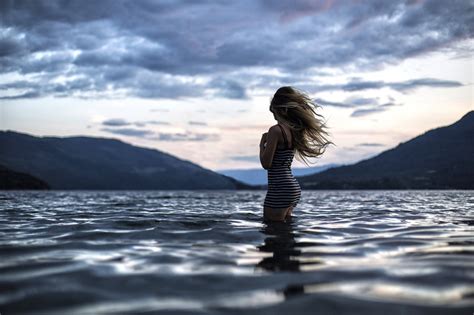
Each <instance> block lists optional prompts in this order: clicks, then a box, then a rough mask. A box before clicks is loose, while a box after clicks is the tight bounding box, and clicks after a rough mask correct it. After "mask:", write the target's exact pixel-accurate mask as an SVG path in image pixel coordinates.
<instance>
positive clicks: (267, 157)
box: [260, 126, 280, 169]
mask: <svg viewBox="0 0 474 315" xmlns="http://www.w3.org/2000/svg"><path fill="white" fill-rule="evenodd" d="M279 136H280V130H279V129H278V128H277V126H272V127H270V129H269V130H268V133H267V136H266V145H265V146H263V144H262V143H261V145H260V163H261V164H262V167H263V168H264V169H269V168H270V167H272V161H273V155H274V154H275V151H276V148H277V146H278V139H279ZM262 137H263V136H262ZM262 140H263V139H262Z"/></svg>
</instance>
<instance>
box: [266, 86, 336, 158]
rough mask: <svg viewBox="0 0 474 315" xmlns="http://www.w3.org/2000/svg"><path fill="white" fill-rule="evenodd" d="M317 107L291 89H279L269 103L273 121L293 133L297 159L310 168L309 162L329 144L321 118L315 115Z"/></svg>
mask: <svg viewBox="0 0 474 315" xmlns="http://www.w3.org/2000/svg"><path fill="white" fill-rule="evenodd" d="M318 107H321V106H319V105H318V104H316V103H314V102H313V101H312V100H311V98H310V97H309V96H308V95H307V94H306V93H304V92H303V91H301V90H298V89H296V88H293V87H290V86H284V87H281V88H279V89H278V90H277V91H276V93H275V95H274V96H273V98H272V100H271V103H270V111H271V112H272V113H273V114H274V115H275V118H277V119H278V120H280V121H282V122H284V123H285V124H286V125H287V126H288V127H289V128H291V131H292V140H293V147H294V148H295V149H296V154H295V156H296V158H297V159H298V160H300V161H302V162H304V163H305V164H306V165H309V164H308V162H309V160H308V158H318V157H319V156H320V155H322V154H323V153H324V152H325V151H326V148H327V146H328V145H329V144H333V145H335V144H334V143H333V142H331V141H329V140H328V137H329V133H328V132H327V131H326V130H325V128H327V125H326V122H323V121H322V118H323V116H322V115H320V114H318V113H316V109H317V108H318Z"/></svg>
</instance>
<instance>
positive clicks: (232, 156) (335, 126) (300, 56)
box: [0, 1, 474, 171]
mask: <svg viewBox="0 0 474 315" xmlns="http://www.w3.org/2000/svg"><path fill="white" fill-rule="evenodd" d="M52 3H53V2H49V1H45V2H41V1H38V2H35V3H34V5H33V4H28V3H26V2H16V3H10V4H5V5H4V10H3V12H4V16H5V19H4V21H2V22H0V27H1V35H0V40H1V41H2V42H3V43H4V48H3V51H2V52H1V54H0V62H1V64H2V70H1V73H0V86H1V87H2V89H1V91H0V116H1V117H0V129H1V130H12V131H15V132H20V133H27V134H31V135H34V136H51V137H70V136H86V137H101V138H107V139H118V140H121V141H123V142H126V143H128V144H132V145H135V146H140V147H146V148H151V149H157V150H159V151H162V152H165V153H168V154H171V155H173V156H176V157H178V158H180V159H184V160H188V161H191V162H193V163H195V164H198V165H200V166H202V167H204V168H207V169H211V170H214V171H218V170H230V169H252V168H260V162H259V159H258V153H259V152H258V143H259V140H260V137H261V134H262V133H264V132H266V131H267V130H268V128H269V127H270V126H271V125H273V124H275V123H276V122H275V121H274V120H273V116H272V114H271V113H270V112H269V110H268V106H269V102H270V98H271V96H272V95H273V93H274V92H275V91H276V89H277V88H278V87H280V86H283V85H291V86H295V87H297V88H300V89H302V90H303V91H306V92H308V94H309V95H310V96H311V98H312V99H314V100H315V101H316V102H317V103H318V104H320V105H321V106H322V108H320V109H319V113H320V114H322V115H323V116H324V118H325V120H326V121H327V123H328V126H329V127H330V129H329V132H330V134H331V138H330V140H331V141H333V142H334V143H335V144H336V145H337V147H335V146H329V147H328V149H327V151H326V153H325V154H324V155H323V156H322V157H321V158H320V159H319V160H318V163H317V164H315V165H312V166H321V165H327V164H344V165H348V164H354V163H357V162H358V161H361V160H364V159H368V158H370V157H373V156H375V155H377V154H379V153H381V152H383V151H386V150H388V149H390V148H393V147H395V146H396V145H397V144H399V143H401V142H404V141H407V140H409V139H411V138H413V137H416V136H418V135H421V134H422V133H424V132H426V131H428V130H431V129H435V128H439V127H443V126H447V125H450V124H453V123H455V122H456V121H458V120H459V119H460V118H461V117H462V116H464V115H465V114H466V113H468V112H470V111H472V110H473V109H474V107H473V104H472V100H473V95H472V84H473V80H472V75H473V73H472V69H473V61H472V51H473V43H472V38H473V35H474V32H473V30H472V27H471V28H470V27H469V25H473V18H472V16H470V14H469V12H471V9H472V5H470V3H469V2H468V1H459V2H451V3H450V6H449V7H447V6H446V5H445V3H444V2H436V1H393V2H389V3H385V5H384V6H380V5H378V3H377V2H376V1H370V2H364V3H357V4H354V3H349V2H338V1H315V2H307V1H296V2H278V3H268V2H239V3H232V4H230V5H229V6H221V5H219V4H215V3H210V4H207V3H199V4H197V3H193V4H182V3H167V4H160V3H152V4H145V3H144V2H133V3H129V5H126V3H125V2H118V1H117V2H108V1H103V2H100V3H92V4H87V5H83V6H80V5H79V6H77V5H75V2H71V3H70V4H68V5H69V7H68V6H66V5H64V6H59V5H56V6H54V5H52ZM209 12H215V13H213V14H212V15H211V14H209ZM241 12H243V13H241ZM247 15H249V16H247ZM448 21H449V22H448ZM130 43H131V45H130ZM281 43H285V44H286V45H287V46H288V47H290V49H282V51H281V53H275V50H278V49H280V48H281V46H280V45H281ZM129 45H130V46H129ZM293 47H294V48H293ZM190 48H191V49H190ZM285 48H286V47H285ZM187 114H189V115H190V117H186V115H187ZM312 161H314V160H312ZM293 166H294V167H295V168H301V167H306V166H305V165H304V164H303V163H301V162H299V161H297V160H295V161H294V163H293Z"/></svg>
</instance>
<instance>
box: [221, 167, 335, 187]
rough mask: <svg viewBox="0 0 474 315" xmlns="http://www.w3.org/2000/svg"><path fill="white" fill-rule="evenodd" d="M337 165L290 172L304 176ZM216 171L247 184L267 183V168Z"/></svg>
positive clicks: (297, 168) (298, 169)
mask: <svg viewBox="0 0 474 315" xmlns="http://www.w3.org/2000/svg"><path fill="white" fill-rule="evenodd" d="M337 166H339V164H325V165H322V166H315V167H294V168H292V173H293V175H295V176H304V175H310V174H316V173H319V172H322V171H325V170H327V169H328V168H331V167H337ZM217 172H218V173H220V174H223V175H227V176H230V177H232V178H235V179H236V180H239V181H241V182H244V183H246V184H249V185H266V184H267V170H265V169H263V168H250V169H231V170H218V171H217Z"/></svg>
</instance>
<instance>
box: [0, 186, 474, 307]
mask: <svg viewBox="0 0 474 315" xmlns="http://www.w3.org/2000/svg"><path fill="white" fill-rule="evenodd" d="M264 197H265V191H237V192H235V191H128V192H123V191H119V192H91V191H80V192H62V191H57V192H54V191H49V192H33V191H27V192H0V312H1V314H2V315H3V314H5V315H9V314H121V313H123V314H128V313H141V314H145V313H149V314H155V313H159V314H290V313H291V314H315V313H318V314H341V313H342V314H344V313H347V314H358V313H361V314H362V313H363V314H381V313H383V314H384V315H388V314H448V313H449V314H472V313H473V311H474V259H473V258H474V255H473V254H474V233H473V232H474V191H423V190H419V191H397V190H394V191H370V190H365V191H303V192H302V197H301V203H300V204H299V205H298V207H297V208H295V210H294V217H293V219H292V220H291V221H289V222H287V223H273V224H267V223H264V222H262V216H261V213H262V204H263V200H264Z"/></svg>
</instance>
